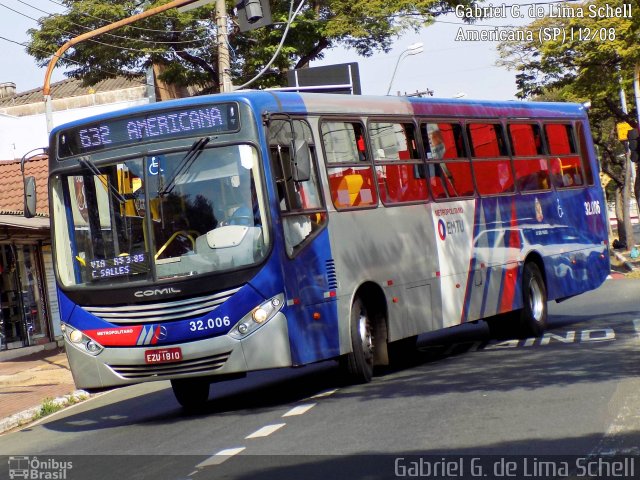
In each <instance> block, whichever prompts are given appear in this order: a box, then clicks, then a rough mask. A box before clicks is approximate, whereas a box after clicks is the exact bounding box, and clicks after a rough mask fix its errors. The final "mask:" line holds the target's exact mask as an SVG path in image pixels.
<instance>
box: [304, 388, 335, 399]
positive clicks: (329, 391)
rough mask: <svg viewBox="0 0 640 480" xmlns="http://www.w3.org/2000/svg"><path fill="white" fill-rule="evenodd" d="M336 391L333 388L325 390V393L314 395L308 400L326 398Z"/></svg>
mask: <svg viewBox="0 0 640 480" xmlns="http://www.w3.org/2000/svg"><path fill="white" fill-rule="evenodd" d="M337 391H338V389H337V388H334V389H333V390H327V391H326V392H320V393H318V394H317V395H314V396H313V397H309V398H324V397H328V396H329V395H333V394H334V393H336V392H337Z"/></svg>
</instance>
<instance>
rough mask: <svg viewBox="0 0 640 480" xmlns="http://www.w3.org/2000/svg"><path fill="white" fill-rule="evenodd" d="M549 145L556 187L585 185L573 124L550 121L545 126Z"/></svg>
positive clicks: (550, 168)
mask: <svg viewBox="0 0 640 480" xmlns="http://www.w3.org/2000/svg"><path fill="white" fill-rule="evenodd" d="M544 131H545V134H546V136H547V144H548V145H549V154H550V155H551V157H550V158H549V170H550V171H551V183H552V184H553V185H554V186H555V187H556V188H571V187H580V186H583V185H584V178H585V177H584V175H583V173H582V165H581V162H580V157H579V156H578V152H577V150H576V145H575V141H574V138H573V126H572V125H570V124H567V123H548V124H546V125H545V126H544Z"/></svg>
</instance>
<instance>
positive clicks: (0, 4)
mask: <svg viewBox="0 0 640 480" xmlns="http://www.w3.org/2000/svg"><path fill="white" fill-rule="evenodd" d="M17 1H18V2H19V3H22V4H23V5H26V6H28V7H30V8H33V9H34V10H37V11H39V12H41V13H45V14H47V15H48V16H49V18H50V17H53V16H54V14H52V13H51V12H47V11H45V10H42V9H40V8H37V7H34V6H33V5H30V4H28V3H27V2H24V1H22V0H17ZM0 6H3V7H4V8H6V9H8V10H11V11H12V12H14V13H17V14H18V15H22V16H23V17H26V18H28V19H30V20H33V21H35V22H37V23H38V24H40V25H42V21H41V20H40V19H37V18H33V17H31V16H29V15H27V14H25V13H22V12H19V11H18V10H14V9H13V8H11V7H8V6H7V5H4V4H3V3H0ZM103 21H105V22H107V21H106V20H103ZM69 23H71V25H75V26H76V27H80V28H82V29H84V30H86V31H91V30H93V29H92V28H90V27H86V26H84V25H81V24H79V23H75V22H71V21H70V22H69ZM107 23H111V22H107ZM203 28H205V27H203ZM56 30H58V31H59V32H62V33H68V34H70V35H75V34H74V33H72V32H68V31H66V30H62V29H60V28H57V29H56ZM154 31H156V32H162V33H171V32H174V33H175V32H176V31H175V30H171V31H164V30H154ZM178 33H181V32H178ZM104 35H106V36H109V37H114V38H118V39H120V40H128V41H130V40H131V37H124V36H122V35H116V34H113V33H105V34H104ZM136 41H138V42H143V43H153V44H157V43H160V44H169V45H172V44H180V43H196V42H206V41H207V39H204V38H203V39H195V40H185V41H175V42H171V41H164V40H145V39H142V38H136ZM103 45H106V44H103ZM113 47H114V48H120V47H117V46H115V45H113Z"/></svg>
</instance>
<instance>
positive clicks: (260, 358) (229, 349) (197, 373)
mask: <svg viewBox="0 0 640 480" xmlns="http://www.w3.org/2000/svg"><path fill="white" fill-rule="evenodd" d="M65 346H66V350H67V356H68V358H69V365H70V367H71V372H72V374H73V379H74V381H75V383H76V386H77V387H78V388H85V389H99V388H109V387H118V386H123V385H130V384H134V383H140V382H151V381H157V380H171V379H175V378H190V377H191V378H193V377H201V376H206V377H212V376H217V375H226V374H237V373H244V372H249V371H253V370H264V369H267V368H280V367H290V366H291V365H292V363H291V350H290V346H289V334H288V329H287V319H286V317H285V316H284V315H283V313H282V312H278V313H277V314H276V315H275V316H274V317H273V318H272V319H271V320H270V321H269V322H267V323H266V324H265V325H264V326H263V327H261V328H260V329H258V330H256V331H255V332H254V333H252V334H251V335H249V336H248V337H246V338H244V339H242V340H236V339H234V338H232V337H230V336H229V335H228V334H227V335H223V336H220V337H214V338H208V339H204V340H198V341H194V342H189V343H183V344H180V345H162V346H161V347H150V346H142V347H128V348H122V347H119V348H113V347H105V349H104V350H103V351H102V352H100V354H98V355H96V356H93V355H91V354H89V353H87V352H85V351H83V350H81V349H80V348H78V347H77V346H76V345H74V344H73V343H71V342H69V340H68V339H67V337H66V336H65ZM175 346H179V347H180V348H181V349H182V357H183V358H182V360H181V361H179V362H174V363H164V364H154V365H148V364H146V363H145V352H146V351H147V350H154V349H158V350H161V349H164V348H168V347H175Z"/></svg>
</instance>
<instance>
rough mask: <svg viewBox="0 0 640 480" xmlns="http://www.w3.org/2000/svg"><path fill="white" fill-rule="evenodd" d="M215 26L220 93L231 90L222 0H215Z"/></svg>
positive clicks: (224, 10)
mask: <svg viewBox="0 0 640 480" xmlns="http://www.w3.org/2000/svg"><path fill="white" fill-rule="evenodd" d="M216 26H217V27H218V28H217V30H218V32H217V35H216V43H217V44H218V83H219V84H220V93H222V92H231V91H233V85H231V75H230V71H229V70H230V69H231V64H230V63H229V46H228V45H227V10H226V6H225V1H224V0H216Z"/></svg>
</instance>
